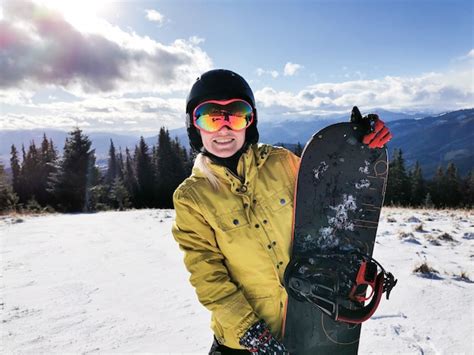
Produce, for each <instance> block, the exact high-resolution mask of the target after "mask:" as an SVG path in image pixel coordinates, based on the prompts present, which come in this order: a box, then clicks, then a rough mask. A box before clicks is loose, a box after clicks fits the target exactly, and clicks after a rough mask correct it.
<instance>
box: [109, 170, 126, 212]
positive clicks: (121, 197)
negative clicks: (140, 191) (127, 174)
mask: <svg viewBox="0 0 474 355" xmlns="http://www.w3.org/2000/svg"><path fill="white" fill-rule="evenodd" d="M110 197H111V199H112V201H113V203H114V204H115V207H116V208H118V209H119V211H123V210H124V209H126V208H128V207H130V206H131V203H130V195H129V193H128V191H127V188H126V187H125V184H124V183H123V181H122V179H120V178H119V177H116V178H115V180H114V182H113V184H112V189H111V190H110Z"/></svg>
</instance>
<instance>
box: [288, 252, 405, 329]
mask: <svg viewBox="0 0 474 355" xmlns="http://www.w3.org/2000/svg"><path fill="white" fill-rule="evenodd" d="M379 270H380V271H379ZM396 283H397V280H396V279H395V278H394V276H393V275H392V274H391V273H390V272H386V271H385V269H384V268H383V267H382V265H380V263H379V262H377V261H376V260H375V259H373V258H372V257H370V256H368V255H366V254H363V253H360V252H358V251H349V252H343V251H341V250H338V251H334V253H331V252H330V251H325V254H318V255H315V256H312V257H299V258H295V259H293V260H292V261H291V262H290V264H288V267H287V268H286V270H285V286H286V289H287V291H288V293H289V295H290V296H291V297H293V298H294V299H296V300H297V301H300V302H309V303H311V304H313V305H314V306H316V307H318V308H319V309H320V310H321V311H322V312H323V313H325V314H327V315H328V316H329V317H331V318H332V319H334V320H336V321H340V322H346V323H353V324H360V323H362V322H364V321H366V320H367V319H369V318H370V317H371V316H372V315H373V314H374V312H375V310H376V309H377V307H378V305H379V303H380V300H381V298H382V294H383V293H386V297H387V299H389V296H390V292H391V291H392V289H393V287H394V286H395V285H396ZM368 292H369V294H368V295H367V293H368ZM366 301H369V303H368V304H367V305H365V302H366Z"/></svg>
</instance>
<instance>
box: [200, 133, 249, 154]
mask: <svg viewBox="0 0 474 355" xmlns="http://www.w3.org/2000/svg"><path fill="white" fill-rule="evenodd" d="M201 139H202V144H203V146H204V148H206V150H207V151H208V152H209V153H211V154H214V155H215V156H216V157H219V158H228V157H231V156H232V155H234V154H235V153H237V152H238V151H239V149H240V148H242V147H243V145H244V143H245V129H243V130H240V131H233V130H231V129H230V128H229V127H227V126H223V127H222V128H221V129H220V130H218V131H217V132H212V133H210V132H206V131H203V130H202V131H201Z"/></svg>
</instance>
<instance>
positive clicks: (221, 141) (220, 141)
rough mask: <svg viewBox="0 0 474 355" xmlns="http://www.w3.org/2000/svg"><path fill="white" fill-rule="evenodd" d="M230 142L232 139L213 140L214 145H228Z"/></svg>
mask: <svg viewBox="0 0 474 355" xmlns="http://www.w3.org/2000/svg"><path fill="white" fill-rule="evenodd" d="M232 141H233V139H232V138H229V139H216V140H215V142H216V143H230V142H232Z"/></svg>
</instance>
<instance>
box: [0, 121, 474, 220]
mask: <svg viewBox="0 0 474 355" xmlns="http://www.w3.org/2000/svg"><path fill="white" fill-rule="evenodd" d="M91 145H92V144H91V141H90V140H89V138H88V137H87V136H86V135H85V134H83V133H82V131H81V130H80V129H75V130H73V131H72V132H70V133H69V135H68V137H67V138H66V142H65V144H64V148H63V154H62V156H61V157H59V154H58V152H57V149H56V148H55V146H54V144H53V141H52V140H48V139H47V137H46V136H45V135H44V136H43V141H42V143H41V145H40V146H38V147H37V146H36V145H35V143H34V142H32V143H31V144H30V146H29V148H28V150H25V148H24V147H22V148H21V152H18V150H17V148H16V147H15V145H12V147H11V158H10V166H11V170H12V179H11V183H10V182H9V181H8V179H7V177H6V174H5V171H4V167H3V166H2V165H1V164H0V211H8V210H20V211H21V210H29V211H44V210H46V211H60V212H88V211H103V210H109V209H119V210H123V209H127V208H172V207H173V201H172V195H173V192H174V190H175V189H176V187H177V186H178V185H179V184H180V183H181V182H182V181H183V180H184V179H185V178H186V177H187V176H189V175H190V173H191V169H192V164H193V157H191V156H190V154H188V152H187V151H186V149H185V148H184V147H182V146H181V145H180V144H179V142H178V140H177V138H176V139H174V140H171V139H170V136H169V132H168V130H166V129H165V128H161V129H160V132H159V135H158V141H157V144H156V145H154V146H152V147H151V148H150V147H148V145H147V144H146V143H145V140H144V139H143V137H141V138H140V141H139V143H138V144H137V145H136V146H135V149H134V151H133V154H132V152H131V151H130V150H129V149H128V148H126V149H125V152H122V150H121V149H120V148H119V150H118V151H117V149H116V148H115V146H114V144H113V141H112V140H111V141H110V148H109V157H108V164H107V168H106V169H103V170H102V171H101V170H100V169H99V167H98V166H97V164H96V157H95V151H94V150H93V149H91ZM293 150H294V151H295V153H296V154H297V155H301V152H302V146H301V145H300V144H299V143H298V144H297V145H296V146H295V147H293ZM20 153H21V159H20V157H19V155H20ZM389 166H390V169H389V174H388V181H387V191H386V195H385V205H395V206H406V207H426V208H458V207H462V208H472V206H473V205H474V177H473V172H472V170H471V172H470V173H469V174H468V175H467V176H465V177H460V176H459V175H458V171H457V169H456V166H455V165H454V164H453V163H449V164H448V165H447V167H446V168H443V167H439V168H438V170H437V172H436V174H435V176H434V177H433V178H432V179H431V180H427V179H425V178H424V177H423V172H422V169H421V167H420V164H419V163H418V162H416V164H415V166H414V167H413V168H412V169H410V170H408V169H407V168H406V166H405V160H404V158H403V153H402V151H401V150H395V151H394V154H393V159H392V160H391V161H390V165H389Z"/></svg>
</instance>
